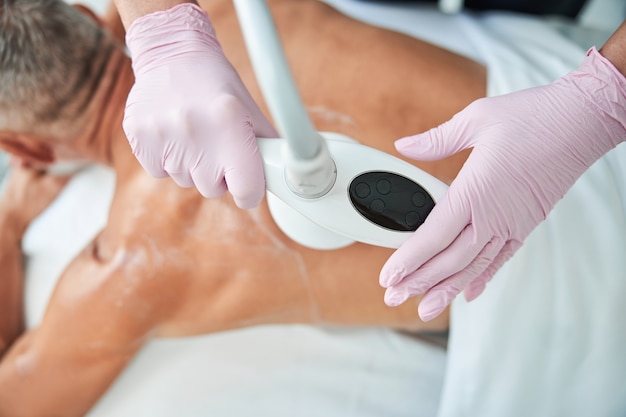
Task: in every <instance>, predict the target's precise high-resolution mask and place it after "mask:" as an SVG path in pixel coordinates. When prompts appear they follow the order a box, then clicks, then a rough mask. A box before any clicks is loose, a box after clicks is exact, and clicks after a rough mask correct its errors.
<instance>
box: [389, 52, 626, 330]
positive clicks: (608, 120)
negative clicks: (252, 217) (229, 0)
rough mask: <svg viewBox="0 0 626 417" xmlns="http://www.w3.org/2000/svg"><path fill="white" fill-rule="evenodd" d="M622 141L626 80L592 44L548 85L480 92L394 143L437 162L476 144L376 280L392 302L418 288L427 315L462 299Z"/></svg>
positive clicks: (425, 317) (477, 289)
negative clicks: (435, 123)
mask: <svg viewBox="0 0 626 417" xmlns="http://www.w3.org/2000/svg"><path fill="white" fill-rule="evenodd" d="M625 139H626V79H625V78H624V76H623V75H622V74H621V73H620V72H619V71H617V69H615V67H614V66H613V65H612V64H611V63H610V62H609V61H608V60H607V59H606V58H604V57H603V56H602V55H600V54H599V53H598V52H597V51H596V50H595V49H591V50H590V51H589V52H588V54H587V58H586V59H585V61H584V62H583V64H582V65H581V67H580V68H579V69H578V70H577V71H574V72H571V73H569V74H567V75H566V76H564V77H562V78H560V79H558V80H557V81H555V82H554V83H552V84H550V85H547V86H543V87H537V88H532V89H528V90H524V91H520V92H516V93H512V94H509V95H505V96H500V97H492V98H486V99H480V100H477V101H476V102H474V103H472V104H471V105H469V106H468V107H467V108H466V109H465V110H463V111H461V112H460V113H459V114H457V115H456V116H454V117H453V118H452V119H451V120H450V121H448V122H447V123H444V124H443V125H441V126H439V127H437V128H434V129H432V130H430V131H428V132H426V133H424V134H421V135H417V136H413V137H407V138H403V139H400V140H399V141H397V142H396V148H397V150H398V151H399V152H400V153H402V154H403V155H406V156H408V157H410V158H414V159H418V160H427V161H429V160H437V159H441V158H444V157H447V156H450V155H453V154H455V153H457V152H459V151H461V150H463V149H467V148H473V150H472V152H471V154H470V156H469V158H468V160H467V161H466V163H465V165H464V166H463V168H462V169H461V171H460V172H459V174H458V176H457V178H456V179H455V180H454V181H453V183H452V184H451V186H450V188H449V190H448V192H447V193H446V195H445V197H444V198H443V199H442V200H441V201H440V202H439V203H438V204H437V205H436V206H435V208H434V209H433V211H432V212H431V213H430V215H429V216H428V218H427V219H426V221H425V222H424V224H423V225H422V226H420V227H419V228H418V229H417V231H416V232H415V233H414V234H413V235H412V236H411V238H410V239H409V240H408V241H407V242H405V243H404V244H403V245H402V246H401V247H400V248H399V249H398V250H397V251H396V252H395V253H394V254H393V255H392V256H391V257H390V258H389V260H388V261H387V263H386V264H385V265H384V267H383V269H382V271H381V274H380V284H381V285H382V286H383V287H386V288H387V291H386V293H385V302H386V303H387V304H388V305H390V306H396V305H399V304H401V303H403V302H404V301H406V300H407V299H408V298H409V297H412V296H415V295H418V294H424V293H425V294H424V297H423V298H422V300H421V302H420V305H419V307H418V312H419V315H420V317H421V318H422V319H423V320H425V321H427V320H430V319H432V318H434V317H436V316H437V315H439V314H440V313H441V312H442V311H443V310H444V309H445V307H446V306H447V305H448V304H450V302H452V300H453V299H454V297H455V296H456V295H458V294H459V293H460V292H461V291H463V290H465V297H466V299H467V300H468V301H471V300H472V299H474V298H476V297H477V296H478V295H480V294H481V293H482V291H483V290H484V288H485V285H486V284H487V282H488V281H489V280H490V279H491V277H492V276H493V275H494V273H495V272H496V271H497V270H498V269H499V268H500V267H501V266H502V264H504V263H505V262H506V261H507V260H508V259H509V258H510V257H511V256H512V255H513V254H514V253H515V251H516V250H517V249H519V247H520V246H521V245H522V242H523V241H524V239H525V238H526V237H527V236H528V234H529V233H530V232H531V231H532V230H533V229H534V228H535V227H536V226H537V224H539V223H540V222H541V221H543V220H544V219H545V218H546V216H547V215H548V213H549V212H550V210H552V208H553V207H554V205H555V203H556V202H557V201H558V200H559V199H560V198H561V197H563V195H564V194H565V192H566V191H567V190H568V189H569V188H570V187H571V186H572V185H573V184H574V182H575V181H576V179H577V178H578V177H580V176H581V175H582V174H583V172H584V171H585V170H586V169H587V168H588V167H589V166H590V165H591V164H593V162H594V161H596V160H597V159H598V158H599V157H601V156H602V155H604V154H605V153H607V152H608V151H609V150H611V149H612V148H613V147H615V146H616V145H617V144H618V143H619V142H622V141H624V140H625Z"/></svg>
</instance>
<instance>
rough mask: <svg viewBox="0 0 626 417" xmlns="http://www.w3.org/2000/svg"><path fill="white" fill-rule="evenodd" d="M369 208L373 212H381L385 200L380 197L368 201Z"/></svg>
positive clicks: (383, 209) (383, 208)
mask: <svg viewBox="0 0 626 417" xmlns="http://www.w3.org/2000/svg"><path fill="white" fill-rule="evenodd" d="M370 210H372V211H373V212H374V213H378V214H380V213H382V212H383V211H385V202H384V201H383V200H380V199H376V200H372V202H371V203H370Z"/></svg>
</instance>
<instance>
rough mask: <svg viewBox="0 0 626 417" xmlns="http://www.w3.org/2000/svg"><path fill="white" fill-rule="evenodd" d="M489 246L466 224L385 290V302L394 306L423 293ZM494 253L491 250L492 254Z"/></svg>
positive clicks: (471, 261)
mask: <svg viewBox="0 0 626 417" xmlns="http://www.w3.org/2000/svg"><path fill="white" fill-rule="evenodd" d="M488 246H490V242H478V241H477V240H476V231H475V229H474V227H473V226H471V225H470V226H467V227H466V228H465V229H464V230H463V231H462V232H461V234H459V236H458V238H457V239H456V240H455V241H454V242H452V244H450V246H448V247H447V248H446V249H445V250H444V251H442V252H440V253H439V254H437V255H436V256H434V257H433V258H432V259H430V260H429V261H428V262H426V263H425V264H424V265H423V266H422V267H420V268H419V269H418V270H417V271H415V272H413V273H411V274H409V275H407V276H406V277H405V278H404V279H403V280H402V281H400V282H399V283H398V284H396V285H394V286H393V287H390V288H389V289H388V290H387V291H386V293H385V303H386V304H387V305H389V306H390V307H394V306H397V305H400V304H402V303H404V302H405V301H406V300H407V299H408V298H409V297H413V296H416V295H418V294H423V293H425V292H426V291H428V290H430V289H432V288H433V287H435V286H437V285H438V284H439V283H440V282H442V281H444V280H447V279H448V277H452V276H455V275H456V274H457V273H458V272H459V271H463V270H466V269H467V268H468V266H469V265H471V264H472V263H475V262H476V259H478V258H480V256H481V254H483V253H484V252H485V248H486V247H488ZM496 253H497V252H494V253H493V256H495V255H496ZM483 256H484V255H483ZM493 256H492V258H493ZM489 261H491V258H490V260H489ZM486 267H487V265H485V268H486ZM480 272H482V270H481V271H480Z"/></svg>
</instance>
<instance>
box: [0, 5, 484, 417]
mask: <svg viewBox="0 0 626 417" xmlns="http://www.w3.org/2000/svg"><path fill="white" fill-rule="evenodd" d="M201 3H204V4H202V5H203V7H204V8H205V9H207V11H208V13H209V16H211V18H212V21H213V23H214V25H215V27H216V30H217V34H218V38H219V39H220V42H221V44H222V46H223V48H224V50H225V52H226V54H227V56H228V57H229V59H230V60H231V62H232V63H233V65H234V66H235V67H236V68H237V70H238V72H239V73H240V75H241V76H242V78H243V80H244V82H245V83H246V85H247V86H249V88H250V91H251V93H252V94H253V96H254V97H255V99H256V100H257V101H258V102H259V103H260V104H261V106H262V108H265V107H264V106H263V100H262V98H261V97H260V94H259V90H258V87H257V86H256V83H255V82H254V77H253V73H252V70H251V68H250V65H249V63H248V59H247V55H246V52H245V48H244V47H243V42H242V39H241V35H240V32H239V29H238V24H237V21H236V16H235V14H234V11H233V9H232V4H231V2H228V1H215V0H212V1H206V2H201ZM271 5H272V11H273V14H274V17H275V20H276V23H277V26H278V28H279V30H280V32H281V36H282V39H283V43H284V46H285V50H286V53H287V56H288V58H289V61H290V64H291V66H292V69H293V72H294V75H295V77H296V80H297V82H298V85H299V87H300V90H301V94H302V97H303V100H304V102H305V103H306V104H307V106H308V108H309V110H310V112H311V115H312V118H313V120H314V122H315V124H316V127H317V128H318V129H319V130H327V131H335V132H340V133H344V134H347V135H349V136H351V137H353V138H355V139H357V140H359V141H360V142H362V143H364V144H366V145H369V146H373V147H375V148H379V149H382V150H384V151H387V152H390V153H393V152H394V151H393V139H395V138H397V137H400V136H403V135H407V134H411V133H415V132H419V131H422V130H425V129H427V128H429V127H431V126H434V125H436V124H438V123H440V122H442V121H444V120H446V119H447V118H449V117H450V116H451V115H452V114H454V113H455V112H456V111H458V110H460V109H461V108H463V107H464V106H465V105H467V104H468V103H469V102H470V101H472V100H473V99H475V98H477V97H480V96H482V95H484V93H485V89H486V88H485V73H484V69H483V68H482V67H481V66H479V65H477V64H475V63H473V62H471V61H469V60H466V59H464V58H462V57H459V56H457V55H454V54H452V53H449V52H446V51H443V50H441V49H438V48H435V47H433V46H431V45H428V44H425V43H422V42H419V41H417V40H414V39H411V38H408V37H405V36H402V35H398V34H395V33H392V32H388V31H384V30H381V29H377V28H373V27H369V26H367V25H364V24H362V23H359V22H356V21H353V20H351V19H349V18H347V17H345V16H343V15H341V14H339V13H337V12H336V11H334V10H333V9H331V8H329V7H328V6H326V5H324V4H323V3H321V2H318V1H315V0H312V1H308V0H294V1H288V0H282V1H279V0H277V1H273V2H271ZM111 16H113V18H112V19H114V15H111ZM109 23H110V24H111V25H113V27H114V28H116V29H115V30H114V32H116V33H118V34H119V33H120V32H119V28H120V26H119V25H118V24H116V21H115V20H111V21H110V22H109ZM320 75H321V76H320ZM132 81H133V78H132V70H131V67H130V63H129V61H128V59H126V58H125V57H124V56H123V54H122V52H121V49H117V50H115V51H113V52H111V55H110V56H109V57H108V59H107V60H106V71H105V73H104V76H103V77H102V80H101V82H100V84H99V87H98V90H97V92H96V94H95V95H94V96H93V99H92V100H91V104H90V106H89V108H88V110H87V114H86V116H85V117H84V118H83V119H81V120H82V121H83V122H84V124H83V125H81V129H80V134H79V135H78V136H77V138H76V139H75V140H73V141H72V142H69V143H71V144H72V145H71V147H72V148H73V149H74V150H75V151H76V152H77V153H79V154H81V155H83V156H85V157H88V158H90V159H92V160H94V161H95V162H99V163H105V164H108V165H110V166H112V167H113V169H114V170H115V172H116V176H117V182H116V191H115V196H114V199H113V203H112V206H111V209H110V216H109V221H108V223H107V226H106V227H105V229H104V230H103V231H102V232H101V233H100V234H99V235H98V236H97V237H96V238H95V239H94V241H93V242H92V243H91V244H90V245H89V246H88V247H87V248H85V250H84V251H83V252H82V253H81V254H80V255H78V256H77V257H76V259H75V260H74V261H73V262H72V263H71V265H70V266H69V267H68V268H67V270H66V271H65V272H64V274H63V276H62V278H61V279H60V280H59V283H58V285H57V288H56V290H55V292H54V294H53V296H52V298H51V300H50V303H49V307H48V310H47V312H46V314H45V316H44V318H43V320H42V323H41V325H40V326H39V327H38V328H37V329H34V330H32V331H30V332H29V333H26V334H24V335H22V336H20V337H19V339H17V341H16V342H15V343H14V344H13V346H12V347H11V349H10V350H9V351H8V353H7V354H6V355H5V356H4V358H3V359H2V362H1V363H0V416H2V417H4V416H11V417H13V416H22V415H24V416H37V415H49V414H50V413H51V412H52V410H54V413H57V412H58V414H59V415H68V416H69V415H71V416H73V415H77V416H78V415H82V414H84V413H85V412H86V410H88V409H89V408H90V407H91V406H92V405H93V403H94V402H95V401H96V400H97V399H98V398H99V397H100V395H101V394H102V393H103V392H104V391H105V390H106V389H107V387H108V386H109V385H110V384H111V382H112V381H113V380H114V379H115V378H116V376H117V375H118V374H119V372H120V371H121V370H122V369H123V368H124V367H125V366H126V364H127V363H128V361H130V360H131V359H132V357H133V355H134V354H135V353H136V352H137V351H138V350H139V349H140V348H141V346H142V345H143V343H144V342H145V341H146V340H147V339H148V338H150V337H155V336H188V335H195V334H201V333H207V332H215V331H223V330H228V329H234V328H238V327H244V326H251V325H255V324H267V323H311V324H336V325H357V326H358V325H382V326H392V327H395V328H398V329H410V330H421V329H440V328H445V327H446V326H447V322H446V318H445V317H442V319H441V320H437V321H433V322H429V323H428V324H425V323H422V322H420V321H419V319H418V318H417V314H416V311H415V306H414V305H410V304H405V305H404V306H401V307H398V308H394V309H391V308H388V307H386V306H385V305H384V303H383V302H382V295H383V290H382V289H381V288H380V287H379V286H378V272H379V270H380V267H381V266H382V264H383V263H384V261H385V260H386V259H387V257H388V256H389V255H390V251H389V250H387V249H382V248H376V247H371V246H365V245H361V244H354V245H351V246H349V247H347V248H345V249H341V250H336V251H315V250H311V249H307V248H304V247H301V246H299V245H298V244H296V243H294V242H292V241H290V240H289V239H288V238H286V237H285V236H284V235H283V234H282V233H281V232H280V231H279V229H278V228H277V227H276V225H275V224H274V222H273V221H272V220H271V217H270V215H269V212H268V210H267V207H266V206H265V204H262V205H261V207H259V208H258V209H254V210H249V211H243V210H240V209H238V208H237V207H236V206H235V205H234V204H233V203H232V201H231V200H230V197H229V196H224V197H222V198H219V199H212V200H206V199H203V198H202V197H200V196H199V194H198V193H197V191H196V190H195V189H182V188H180V187H178V186H176V185H175V184H174V183H173V182H172V181H170V180H157V179H153V178H151V177H149V176H148V175H147V174H146V173H145V172H144V171H143V169H142V168H141V167H140V166H139V164H138V163H137V162H136V160H135V158H134V156H133V155H132V154H131V152H130V149H129V147H128V143H127V142H126V139H125V137H124V134H123V131H122V128H121V120H122V116H123V109H124V103H125V99H126V96H127V94H128V91H129V90H130V88H131V86H132ZM216 117H219V115H216ZM77 124H78V122H77ZM2 129H3V130H2V133H0V145H2V146H3V147H4V148H5V149H6V150H8V151H11V152H13V153H15V154H17V155H18V156H20V157H23V158H24V157H27V158H30V159H31V162H42V163H43V162H46V161H45V160H40V161H37V158H36V155H34V154H33V153H32V152H31V153H30V154H29V152H28V149H27V148H24V147H22V148H19V147H16V146H15V143H22V144H23V143H26V142H28V143H39V144H48V145H47V146H49V147H50V148H51V149H50V151H51V152H52V153H53V155H56V156H58V155H60V153H61V149H62V148H63V149H64V148H65V146H64V145H65V144H67V143H68V142H67V138H56V139H55V138H44V137H42V136H41V135H40V134H33V133H32V132H19V134H15V132H9V130H10V129H6V128H5V127H2ZM64 141H65V142H64ZM61 144H63V146H61ZM25 149H26V150H25ZM464 158H465V155H459V156H457V157H453V158H451V159H449V160H446V161H441V162H435V163H428V164H421V165H420V166H421V167H422V168H423V169H425V170H427V171H429V172H431V173H432V174H433V175H435V176H437V177H439V178H440V179H442V180H444V181H450V180H451V179H452V178H454V176H455V174H456V172H458V170H459V169H460V166H461V164H462V163H463V161H464ZM33 159H34V161H33ZM3 244H4V243H3ZM17 255H19V253H18V254H17ZM15 279H21V278H15ZM355 289H358V291H357V290H355ZM70 323H71V325H70ZM60 375H64V376H65V377H66V381H65V383H64V384H59V383H58V379H59V376H60ZM34 392H37V393H38V394H37V401H33V400H32V398H33V393H34Z"/></svg>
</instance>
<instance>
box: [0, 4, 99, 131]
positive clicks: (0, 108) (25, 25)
mask: <svg viewBox="0 0 626 417" xmlns="http://www.w3.org/2000/svg"><path fill="white" fill-rule="evenodd" d="M103 37H104V32H103V30H102V29H101V28H100V27H99V26H98V25H97V24H95V23H94V22H93V21H92V20H91V18H90V17H88V16H86V15H85V14H84V13H82V12H80V11H78V10H76V9H75V8H74V7H72V6H70V5H69V4H67V3H65V2H64V1H63V0H0V129H10V130H21V129H24V128H26V127H28V126H29V125H31V124H42V123H43V124H45V123H50V122H54V121H57V120H58V119H66V118H74V117H77V116H79V115H80V112H81V111H82V110H84V107H85V106H86V104H87V103H86V102H85V103H76V100H77V95H78V93H79V92H80V93H82V94H80V96H81V100H84V101H87V102H88V100H89V99H90V98H91V95H92V94H93V90H95V88H96V85H97V78H98V75H99V74H97V72H98V71H100V70H101V69H100V68H94V66H95V65H98V64H99V66H102V65H103V64H102V63H101V62H100V63H98V62H97V61H99V60H97V59H96V57H97V56H98V53H99V52H100V48H101V46H102V42H103ZM85 89H90V90H91V91H90V92H89V93H88V94H86V95H85V93H84V92H83V91H84V90H85Z"/></svg>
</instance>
